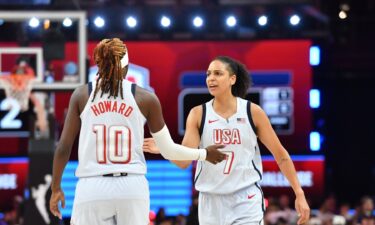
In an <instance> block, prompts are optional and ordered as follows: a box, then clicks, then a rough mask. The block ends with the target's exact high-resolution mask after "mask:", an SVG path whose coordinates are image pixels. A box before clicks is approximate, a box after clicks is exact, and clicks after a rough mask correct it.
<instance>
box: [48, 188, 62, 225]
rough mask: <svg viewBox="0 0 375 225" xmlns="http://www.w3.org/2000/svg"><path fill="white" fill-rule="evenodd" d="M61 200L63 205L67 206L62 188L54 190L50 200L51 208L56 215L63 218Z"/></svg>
mask: <svg viewBox="0 0 375 225" xmlns="http://www.w3.org/2000/svg"><path fill="white" fill-rule="evenodd" d="M60 201H61V207H62V208H65V196H64V192H63V191H62V190H61V189H58V190H56V191H52V195H51V199H50V200H49V210H50V211H51V213H52V214H53V215H54V216H57V217H59V218H60V220H61V219H62V216H61V212H60V210H59V202H60Z"/></svg>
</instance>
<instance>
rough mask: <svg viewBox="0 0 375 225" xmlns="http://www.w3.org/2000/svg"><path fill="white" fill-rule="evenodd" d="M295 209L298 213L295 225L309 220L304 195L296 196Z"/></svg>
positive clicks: (308, 208)
mask: <svg viewBox="0 0 375 225" xmlns="http://www.w3.org/2000/svg"><path fill="white" fill-rule="evenodd" d="M295 207H296V210H297V213H298V217H299V218H298V221H297V224H304V223H306V222H307V221H308V220H309V219H310V207H309V205H308V204H307V201H306V198H305V195H304V194H302V195H297V197H296V201H295Z"/></svg>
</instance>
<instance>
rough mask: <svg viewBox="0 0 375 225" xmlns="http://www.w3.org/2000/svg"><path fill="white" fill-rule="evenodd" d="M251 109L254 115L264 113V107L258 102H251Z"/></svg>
mask: <svg viewBox="0 0 375 225" xmlns="http://www.w3.org/2000/svg"><path fill="white" fill-rule="evenodd" d="M250 110H251V114H252V115H257V114H260V113H264V111H263V109H262V108H261V107H260V106H259V105H258V104H255V103H253V102H251V104H250Z"/></svg>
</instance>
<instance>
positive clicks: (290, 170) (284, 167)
mask: <svg viewBox="0 0 375 225" xmlns="http://www.w3.org/2000/svg"><path fill="white" fill-rule="evenodd" d="M276 162H277V164H278V166H279V168H280V171H281V172H282V173H283V174H284V176H285V177H286V179H287V180H288V181H289V183H290V186H291V187H292V189H293V191H294V193H295V195H296V196H300V195H304V192H303V190H302V188H301V185H300V183H299V180H298V177H297V172H296V169H295V167H294V164H293V161H292V159H291V158H290V156H289V154H288V153H287V152H286V151H285V153H284V154H282V156H280V157H278V158H277V159H276Z"/></svg>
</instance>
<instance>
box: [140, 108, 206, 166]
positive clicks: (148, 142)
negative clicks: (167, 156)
mask: <svg viewBox="0 0 375 225" xmlns="http://www.w3.org/2000/svg"><path fill="white" fill-rule="evenodd" d="M201 117H202V107H201V106H196V107H194V108H193V109H191V110H190V113H189V115H188V118H187V120H186V130H185V135H184V139H183V140H182V145H183V146H186V147H190V148H197V147H198V146H199V142H200V137H199V131H198V130H199V128H198V127H199V124H198V123H199V122H200V119H199V120H198V118H201ZM143 150H144V151H145V152H149V153H153V154H160V149H159V148H158V147H157V146H156V143H155V140H154V139H153V138H145V140H144V142H143ZM171 162H173V163H174V164H176V165H177V166H178V167H180V168H182V169H186V168H188V167H189V165H190V164H191V162H192V160H171Z"/></svg>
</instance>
